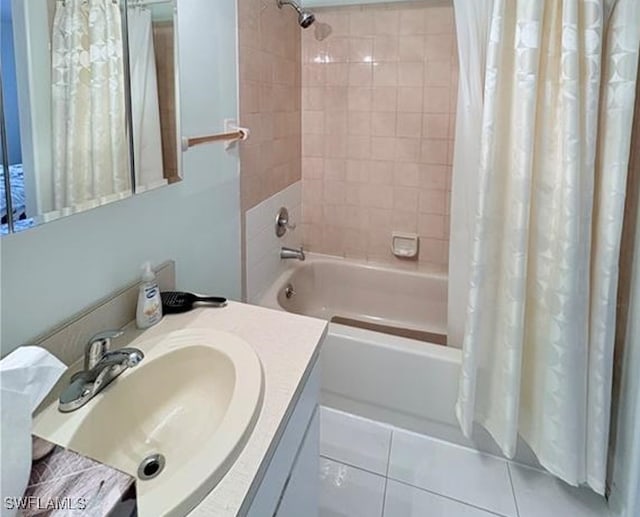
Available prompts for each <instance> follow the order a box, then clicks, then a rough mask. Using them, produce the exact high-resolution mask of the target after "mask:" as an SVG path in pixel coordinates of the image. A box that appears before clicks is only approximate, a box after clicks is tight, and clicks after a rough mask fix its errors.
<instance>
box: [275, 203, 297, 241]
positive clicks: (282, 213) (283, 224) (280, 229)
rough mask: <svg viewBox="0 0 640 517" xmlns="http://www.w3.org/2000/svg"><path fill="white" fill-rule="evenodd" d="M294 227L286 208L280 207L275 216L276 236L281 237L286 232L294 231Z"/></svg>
mask: <svg viewBox="0 0 640 517" xmlns="http://www.w3.org/2000/svg"><path fill="white" fill-rule="evenodd" d="M295 229H296V225H295V223H292V222H291V220H290V219H289V210H287V209H286V207H284V206H282V207H280V210H278V213H277V214H276V236H278V237H282V236H283V235H284V234H285V233H287V230H295Z"/></svg>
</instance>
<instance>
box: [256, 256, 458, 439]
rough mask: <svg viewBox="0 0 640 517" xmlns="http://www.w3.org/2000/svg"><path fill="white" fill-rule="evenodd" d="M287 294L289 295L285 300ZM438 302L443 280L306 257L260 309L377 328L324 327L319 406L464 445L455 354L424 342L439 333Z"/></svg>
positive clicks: (442, 321)
mask: <svg viewBox="0 0 640 517" xmlns="http://www.w3.org/2000/svg"><path fill="white" fill-rule="evenodd" d="M287 288H289V289H292V290H293V291H294V292H295V294H293V295H291V296H290V297H287V296H286V291H287ZM446 297H447V277H446V275H444V274H438V273H434V274H426V273H418V272H414V271H399V270H396V269H392V268H388V267H385V266H374V265H370V264H367V263H360V262H356V261H351V260H346V259H340V258H332V257H326V256H322V255H314V254H308V258H307V260H306V261H304V262H296V263H292V264H291V268H290V269H288V270H286V271H285V272H284V273H283V274H282V275H281V276H280V277H279V278H278V279H277V280H276V282H275V283H274V284H273V285H272V286H271V287H270V288H269V289H268V290H267V292H266V294H265V295H264V296H263V297H262V299H261V305H264V306H267V307H271V308H275V309H279V310H286V311H289V312H293V313H297V314H305V315H308V316H314V317H318V318H323V319H326V320H328V321H331V320H332V318H334V317H336V316H338V317H340V318H343V319H346V320H354V321H358V322H360V323H363V324H364V326H367V327H371V328H376V327H380V328H381V329H382V330H384V332H379V331H376V330H371V329H363V328H357V327H352V326H348V325H344V324H339V323H330V324H329V333H328V336H327V339H326V341H325V344H324V346H323V349H322V355H321V361H322V393H321V402H322V404H324V405H327V406H329V407H333V408H336V409H340V410H343V411H348V412H351V413H354V414H357V415H361V416H364V417H367V418H372V419H375V420H379V421H382V422H387V423H389V424H391V425H396V426H398V427H403V428H405V429H410V430H413V431H416V432H420V433H424V434H429V435H431V436H436V437H439V438H442V439H447V440H450V441H454V442H458V443H466V441H465V440H464V438H463V436H462V434H461V433H460V431H459V430H458V425H457V422H456V417H455V413H454V405H455V401H456V396H457V390H458V374H459V371H460V361H461V351H460V350H459V349H456V348H453V347H449V346H443V345H442V344H437V343H438V342H440V343H441V342H442V340H441V339H435V340H434V341H436V342H429V341H428V340H425V339H424V338H425V336H427V337H428V336H430V335H433V336H434V337H436V338H437V337H444V335H445V334H446V314H447V304H446ZM389 329H392V330H391V333H388V332H389ZM394 334H395V335H394ZM398 334H399V335H398ZM414 335H416V336H418V337H419V338H420V339H415V338H412V337H411V336H414ZM407 336H409V337H407Z"/></svg>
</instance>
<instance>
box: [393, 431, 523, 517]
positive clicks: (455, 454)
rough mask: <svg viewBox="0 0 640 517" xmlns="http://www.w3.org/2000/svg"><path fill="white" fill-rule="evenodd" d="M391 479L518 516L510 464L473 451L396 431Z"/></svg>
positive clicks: (513, 516) (394, 434) (510, 515)
mask: <svg viewBox="0 0 640 517" xmlns="http://www.w3.org/2000/svg"><path fill="white" fill-rule="evenodd" d="M389 477H390V478H392V479H396V480H399V481H402V482H404V483H407V484H409V485H412V486H415V487H418V488H423V489H425V490H428V491H430V492H434V493H436V494H441V495H444V496H447V497H450V498H452V499H457V500H459V501H465V502H467V503H469V504H473V505H475V506H477V507H479V508H483V509H485V510H487V511H491V512H494V513H499V514H501V515H504V516H507V517H516V516H517V511H516V505H515V500H514V497H513V493H512V489H511V481H510V479H509V471H508V469H507V463H506V462H505V461H503V460H501V459H499V458H496V457H494V456H490V455H488V454H483V453H480V452H478V451H475V450H472V449H467V448H465V447H461V446H456V445H452V444H450V443H447V442H443V441H440V440H436V439H433V438H430V437H427V436H424V435H419V434H415V433H410V432H407V431H402V430H394V433H393V441H392V446H391V457H390V463H389Z"/></svg>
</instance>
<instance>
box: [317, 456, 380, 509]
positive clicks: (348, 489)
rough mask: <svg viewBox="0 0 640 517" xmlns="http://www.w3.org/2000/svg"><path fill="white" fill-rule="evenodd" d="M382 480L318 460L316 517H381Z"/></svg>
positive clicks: (356, 470) (331, 462)
mask: <svg viewBox="0 0 640 517" xmlns="http://www.w3.org/2000/svg"><path fill="white" fill-rule="evenodd" d="M384 486H385V479H384V478H383V477H382V476H377V475H375V474H371V473H370V472H365V471H364V470H360V469H357V468H354V467H349V466H347V465H343V464H341V463H338V462H335V461H331V460H328V459H326V458H320V512H319V517H380V516H381V515H382V501H383V497H384Z"/></svg>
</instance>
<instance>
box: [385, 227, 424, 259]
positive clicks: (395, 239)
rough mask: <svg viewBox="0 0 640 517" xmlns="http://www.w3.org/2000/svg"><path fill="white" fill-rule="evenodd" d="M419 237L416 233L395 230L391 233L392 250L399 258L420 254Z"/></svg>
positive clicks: (413, 256)
mask: <svg viewBox="0 0 640 517" xmlns="http://www.w3.org/2000/svg"><path fill="white" fill-rule="evenodd" d="M418 247H419V238H418V236H417V235H416V234H415V233H400V232H393V233H392V234H391V252H392V253H393V254H394V255H395V256H396V257H398V258H405V259H406V258H415V257H417V256H418Z"/></svg>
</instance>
